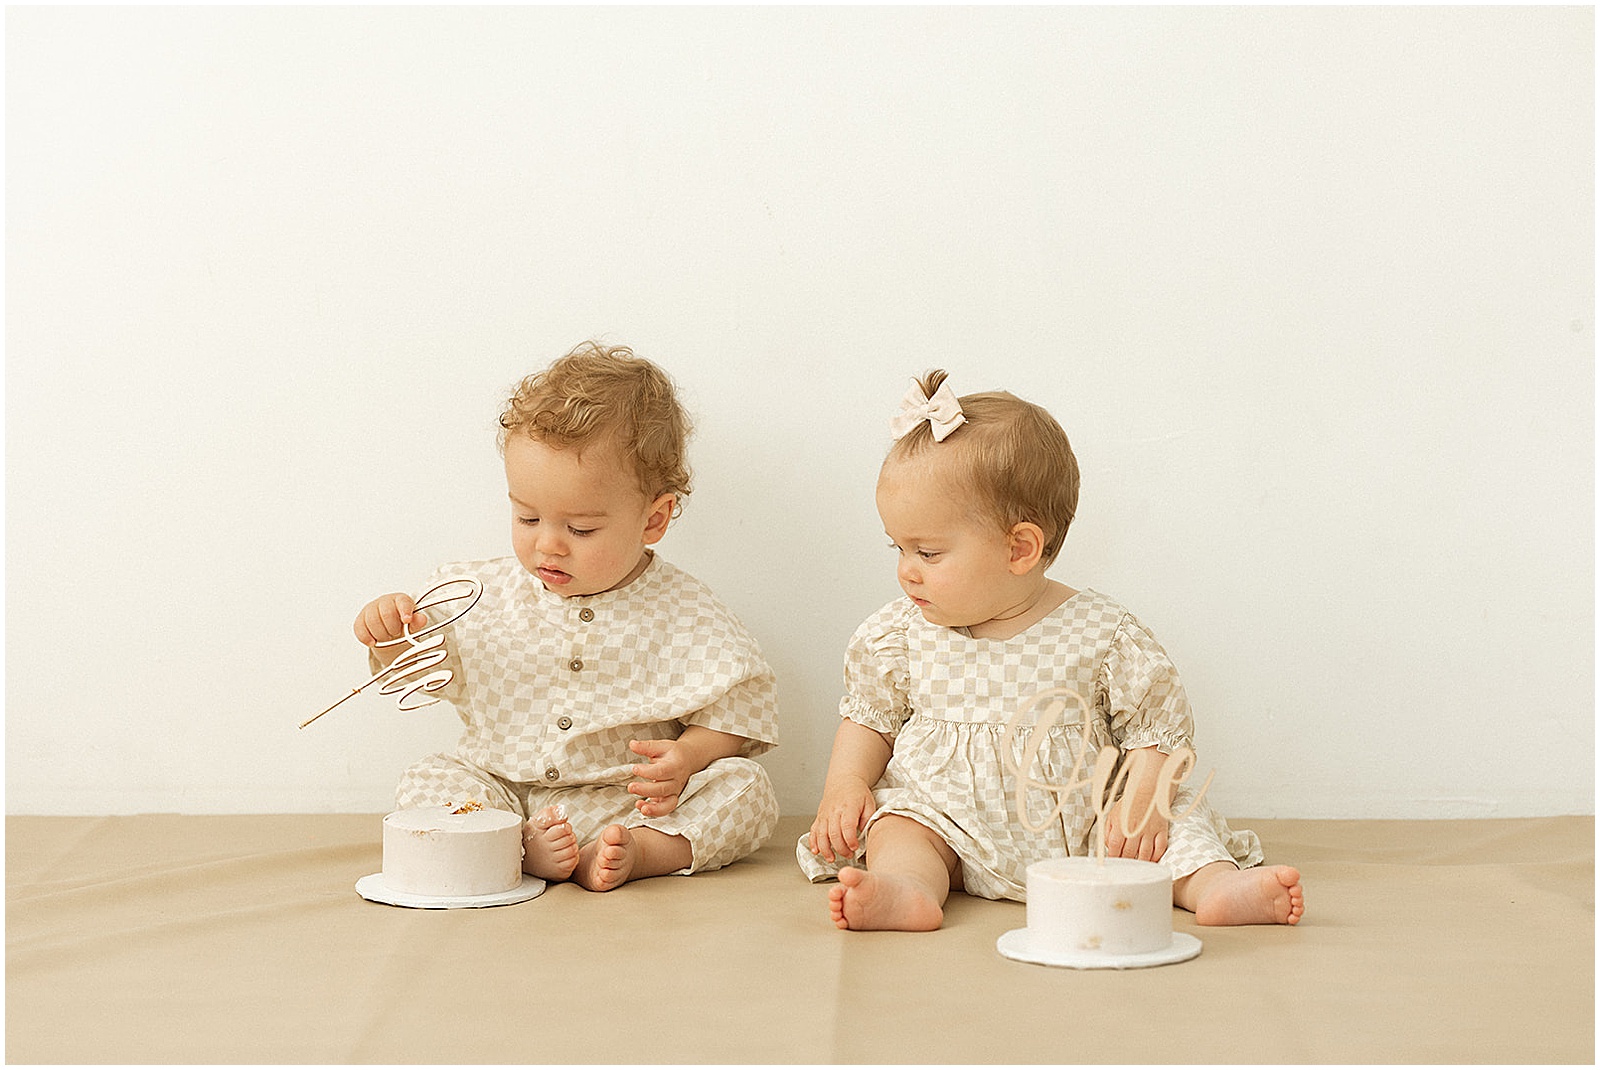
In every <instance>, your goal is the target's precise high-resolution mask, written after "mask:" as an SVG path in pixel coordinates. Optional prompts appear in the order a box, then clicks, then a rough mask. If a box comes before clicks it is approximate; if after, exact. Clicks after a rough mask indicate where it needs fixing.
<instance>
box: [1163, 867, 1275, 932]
mask: <svg viewBox="0 0 1600 1070" xmlns="http://www.w3.org/2000/svg"><path fill="white" fill-rule="evenodd" d="M1172 902H1173V904H1174V905H1175V906H1180V907H1182V908H1183V909H1184V910H1188V911H1191V912H1193V914H1194V920H1195V921H1197V922H1199V923H1200V924H1201V925H1297V924H1299V922H1300V919H1301V917H1303V916H1304V915H1305V912H1306V897H1305V889H1304V888H1303V887H1301V885H1300V871H1299V870H1297V869H1295V868H1294V867H1293V866H1252V867H1251V868H1249V869H1240V868H1239V867H1238V866H1236V865H1234V864H1233V863H1232V862H1212V863H1210V864H1209V865H1205V866H1201V867H1200V868H1199V869H1197V870H1195V871H1194V872H1193V873H1191V874H1189V875H1188V876H1187V877H1181V878H1179V879H1178V880H1175V881H1173V882H1172Z"/></svg>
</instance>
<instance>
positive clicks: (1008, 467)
mask: <svg viewBox="0 0 1600 1070" xmlns="http://www.w3.org/2000/svg"><path fill="white" fill-rule="evenodd" d="M946 378H947V376H946V375H945V373H944V371H943V370H934V371H931V372H929V373H927V374H926V375H924V376H923V377H922V378H921V379H920V380H918V385H920V386H921V387H922V392H923V393H924V394H925V395H926V396H928V397H930V398H931V397H932V396H933V394H934V391H936V390H938V389H939V387H940V386H941V385H943V383H944V381H945V379H946ZM959 400H960V402H961V412H962V414H963V415H964V416H965V417H966V421H965V422H964V423H963V424H961V426H960V427H958V428H956V429H955V430H954V431H953V432H951V433H950V434H949V435H948V436H946V437H945V440H944V441H943V442H938V441H935V439H934V437H933V428H932V427H931V426H930V425H929V424H928V422H927V421H923V422H922V423H919V424H917V425H916V427H914V428H912V430H911V431H910V432H908V433H907V434H905V435H904V436H903V437H901V438H899V439H897V440H896V441H895V443H894V445H893V446H891V447H890V448H889V455H888V457H886V458H885V459H884V464H886V465H887V464H888V463H890V462H891V461H901V460H910V459H912V458H916V457H921V456H923V455H924V454H927V455H928V456H929V457H936V458H937V459H938V460H939V462H940V463H941V465H948V466H949V467H948V469H947V471H948V473H949V475H950V476H951V477H952V478H953V479H954V480H955V481H956V485H957V486H958V487H960V488H961V489H963V490H966V491H968V492H969V493H970V494H971V495H972V496H973V497H974V498H976V499H977V501H978V504H979V508H980V509H982V511H983V512H984V513H986V514H988V515H989V516H990V517H992V518H993V519H994V521H995V523H996V524H998V525H999V526H1000V528H1001V529H1002V530H1003V531H1010V530H1011V529H1012V528H1013V527H1015V526H1016V525H1017V524H1021V523H1030V524H1037V525H1039V529H1040V530H1041V531H1043V532H1044V538H1045V543H1044V555H1043V561H1044V564H1045V565H1047V566H1048V565H1049V564H1050V562H1052V561H1054V560H1055V558H1056V555H1057V554H1058V553H1060V552H1061V543H1062V542H1063V540H1065V539H1066V537H1067V529H1068V528H1069V527H1071V526H1072V518H1073V516H1074V515H1076V514H1077V511H1078V458H1077V457H1075V456H1074V455H1073V453H1072V444H1071V443H1070V442H1068V441H1067V433H1066V432H1065V431H1063V430H1062V429H1061V425H1060V424H1059V423H1057V422H1056V420H1055V417H1053V416H1051V415H1050V413H1048V412H1047V411H1045V410H1044V409H1043V408H1041V407H1040V406H1038V405H1035V404H1033V403H1032V402H1030V401H1023V400H1022V399H1021V398H1019V397H1017V396H1016V395H1015V394H1009V393H1006V392H1005V391H990V392H987V393H981V394H964V395H962V396H961V397H960V399H959ZM930 451H931V453H930Z"/></svg>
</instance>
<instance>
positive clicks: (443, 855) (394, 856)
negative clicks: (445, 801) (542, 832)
mask: <svg viewBox="0 0 1600 1070" xmlns="http://www.w3.org/2000/svg"><path fill="white" fill-rule="evenodd" d="M383 879H384V882H385V883H386V884H387V885H388V886H389V887H390V888H392V889H394V890H395V891H399V892H411V893H412V894H415V895H492V894H494V893H495V892H504V891H507V890H509V889H511V888H515V887H517V885H519V884H520V883H522V818H520V817H518V816H517V815H516V814H512V813H507V812H506V811H504V810H472V811H469V812H467V813H464V814H456V813H451V808H450V807H448V806H423V807H419V808H417V809H414V810H396V811H395V812H394V813H392V814H390V815H388V816H387V817H385V818H384V819H383Z"/></svg>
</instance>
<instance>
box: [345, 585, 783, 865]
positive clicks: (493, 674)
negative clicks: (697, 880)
mask: <svg viewBox="0 0 1600 1070" xmlns="http://www.w3.org/2000/svg"><path fill="white" fill-rule="evenodd" d="M454 576H471V577H474V578H476V579H477V580H478V581H479V582H480V583H482V585H483V596H482V597H481V598H480V599H479V601H478V604H477V605H476V606H474V607H473V608H472V609H471V610H470V611H469V612H468V613H467V614H466V615H465V616H463V617H461V618H460V619H459V620H457V621H456V622H455V623H453V624H451V625H450V626H449V627H448V628H445V629H444V630H443V631H444V634H445V637H446V638H445V649H446V650H447V651H448V652H449V658H448V660H446V661H445V662H443V663H442V664H441V665H440V666H439V668H441V669H449V670H450V671H451V673H452V674H453V675H454V679H452V680H451V682H450V684H449V685H448V686H447V687H445V688H444V689H443V690H441V691H438V692H436V693H435V697H438V698H443V699H445V700H447V701H449V702H450V703H451V704H452V705H453V706H454V707H455V709H456V712H457V713H458V714H459V715H460V717H461V720H462V721H463V722H464V723H465V725H466V728H465V730H464V731H463V732H462V734H461V739H460V742H459V743H457V745H456V751H455V753H454V754H434V755H430V756H429V757H427V758H424V759H423V760H421V761H420V762H418V763H416V764H415V765H413V766H412V767H411V768H410V769H408V770H406V772H405V774H404V776H403V777H402V778H401V780H400V785H399V787H398V789H397V790H396V802H397V804H398V805H399V806H400V807H401V808H408V807H414V806H435V805H440V804H443V803H446V802H461V801H465V800H466V799H468V798H476V799H478V800H480V801H483V802H485V803H487V804H488V805H490V806H494V807H496V808H499V809H502V810H509V811H511V812H512V813H516V814H521V815H522V817H523V818H524V819H526V818H529V817H531V816H532V815H533V814H536V813H537V812H538V811H539V810H541V809H543V808H544V807H546V806H551V805H555V804H561V805H563V806H565V808H566V812H567V818H568V820H569V821H571V823H572V828H573V831H574V832H575V833H576V834H577V836H578V839H579V841H580V842H582V843H587V842H589V841H590V840H592V839H594V837H595V836H596V835H598V834H599V832H600V830H601V829H603V828H605V827H606V826H607V825H610V824H621V825H623V826H625V827H628V828H637V827H641V826H642V827H645V828H653V829H657V830H659V831H661V832H664V833H667V834H669V835H679V836H683V837H684V838H685V839H687V840H688V841H689V842H690V844H691V845H692V846H693V848H694V856H693V857H694V861H693V863H692V865H691V866H690V867H689V868H688V869H685V870H683V871H682V872H684V873H692V872H696V871H699V870H707V869H716V868H718V867H720V866H725V865H727V864H728V863H729V862H732V861H734V860H735V859H737V858H742V857H744V856H745V855H748V854H750V853H752V852H754V851H756V850H757V849H759V848H760V847H761V846H762V845H763V844H764V843H765V842H766V841H767V839H768V838H769V837H770V836H771V834H772V830H773V828H774V827H775V826H776V824H777V820H778V805H777V799H776V797H775V795H774V794H773V790H772V782H771V781H770V780H769V779H768V777H767V773H766V770H765V769H763V768H762V767H761V765H760V764H758V763H757V762H755V761H753V760H752V759H753V758H754V757H755V756H756V755H759V754H762V753H764V752H765V751H767V750H770V749H771V748H772V747H773V746H774V745H776V743H777V740H778V706H777V691H776V684H775V681H774V678H773V674H772V669H771V668H770V667H769V666H768V665H767V662H766V660H765V659H764V658H763V657H762V655H761V651H760V649H759V648H758V647H757V645H756V642H755V639H754V638H752V637H751V635H750V634H749V633H748V632H747V631H746V630H745V629H744V626H743V625H742V624H740V623H739V621H738V619H737V618H735V617H734V615H733V613H732V612H731V611H729V610H728V609H727V607H725V606H724V605H723V604H722V603H721V602H720V601H718V600H717V598H716V597H715V596H714V595H713V594H712V593H711V592H710V590H709V589H707V588H706V587H705V585H704V584H702V583H700V582H699V581H698V580H696V579H694V578H693V577H692V576H690V575H689V574H688V573H686V572H683V571H682V570H680V569H678V568H676V567H674V566H673V565H671V564H669V563H668V562H666V561H665V560H663V559H661V558H660V557H659V556H657V557H655V558H653V560H652V561H651V563H650V565H649V567H647V568H646V569H645V571H644V572H643V573H642V574H641V575H640V576H639V577H638V579H636V580H634V581H633V582H632V583H630V584H628V585H627V586H626V587H623V588H620V589H618V590H614V591H606V592H604V593H602V594H595V595H581V596H575V597H572V598H563V597H561V596H559V595H556V594H552V593H550V592H549V591H547V590H545V588H544V585H543V584H542V583H540V582H539V580H538V578H537V577H535V576H533V575H531V574H530V573H529V572H528V571H527V570H526V569H524V568H523V567H522V565H521V563H520V562H518V561H517V559H516V558H514V557H502V558H496V559H494V560H489V561H470V562H464V563H461V564H454V565H447V566H445V567H443V568H441V569H439V570H437V571H436V572H435V573H434V574H433V576H432V577H431V578H430V579H429V581H428V586H430V587H431V586H432V585H434V584H437V583H439V582H441V581H443V580H445V579H448V578H450V577H454ZM453 608H454V607H452V606H441V607H439V608H438V609H436V610H433V611H430V614H429V619H430V621H433V620H442V619H444V618H445V617H447V616H449V614H450V611H451V610H452V609H453ZM379 667H380V666H379V665H378V664H377V662H376V661H375V660H373V663H372V671H373V672H377V671H378V668H379ZM689 725H703V726H704V727H706V728H711V729H715V730H716V731H718V732H727V733H730V734H732V735H737V736H744V737H745V738H746V739H747V741H748V742H747V743H746V745H745V747H744V748H743V750H742V751H741V752H740V755H739V756H737V757H733V758H724V759H720V760H718V761H715V762H712V763H711V765H709V766H708V767H707V768H706V769H705V770H703V771H702V772H700V773H698V774H696V775H695V776H693V777H691V778H690V779H689V782H688V784H687V785H686V786H685V789H684V792H683V794H682V796H681V797H680V800H679V802H678V806H677V808H676V809H675V810H673V812H672V813H670V814H667V815H666V816H664V817H648V818H647V817H645V816H643V815H641V814H640V813H639V812H638V811H637V810H635V809H634V803H636V802H637V801H638V796H635V795H630V794H629V793H628V790H627V785H628V782H629V781H631V780H633V779H635V777H634V775H633V773H632V772H631V768H632V766H634V765H636V764H641V763H643V762H644V759H643V758H641V757H639V756H637V755H635V754H633V752H631V751H630V750H628V741H629V740H630V739H676V738H677V737H678V736H679V735H681V734H682V733H683V730H684V729H685V728H686V727H688V726H689Z"/></svg>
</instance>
